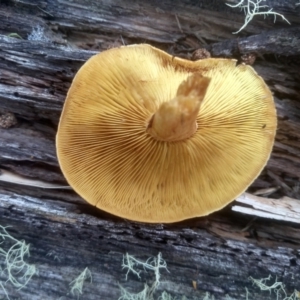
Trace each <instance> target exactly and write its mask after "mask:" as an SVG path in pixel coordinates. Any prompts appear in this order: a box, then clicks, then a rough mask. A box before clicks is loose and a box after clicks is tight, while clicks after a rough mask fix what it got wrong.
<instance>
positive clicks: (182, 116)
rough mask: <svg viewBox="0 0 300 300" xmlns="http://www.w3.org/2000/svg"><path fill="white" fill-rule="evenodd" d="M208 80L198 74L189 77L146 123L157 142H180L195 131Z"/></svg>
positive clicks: (148, 130)
mask: <svg viewBox="0 0 300 300" xmlns="http://www.w3.org/2000/svg"><path fill="white" fill-rule="evenodd" d="M209 83H210V78H207V77H203V76H201V75H200V74H199V73H195V74H193V75H191V76H189V77H188V78H187V79H186V80H185V81H183V82H182V83H181V84H180V85H179V87H178V90H177V94H176V96H175V98H174V99H172V100H170V101H167V102H164V103H162V104H161V105H160V107H159V108H158V110H157V112H156V113H155V114H154V115H153V116H152V118H151V119H150V121H149V123H148V127H147V130H146V131H147V132H148V133H149V134H150V135H152V137H153V138H155V139H156V140H159V141H167V142H174V141H181V140H185V139H188V138H189V137H191V136H192V135H193V134H194V133H195V132H196V130H197V116H198V113H199V109H200V106H201V103H202V101H203V99H204V97H205V94H206V91H207V88H208V85H209Z"/></svg>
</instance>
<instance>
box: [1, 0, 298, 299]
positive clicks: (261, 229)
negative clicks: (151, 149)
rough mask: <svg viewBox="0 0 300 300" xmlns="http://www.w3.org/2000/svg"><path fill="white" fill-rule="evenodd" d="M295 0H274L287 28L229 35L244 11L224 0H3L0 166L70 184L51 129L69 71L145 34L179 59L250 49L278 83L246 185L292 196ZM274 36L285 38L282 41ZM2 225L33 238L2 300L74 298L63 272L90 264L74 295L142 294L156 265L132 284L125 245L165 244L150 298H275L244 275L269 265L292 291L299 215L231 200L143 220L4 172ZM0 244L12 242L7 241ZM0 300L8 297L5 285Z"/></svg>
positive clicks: (265, 26)
mask: <svg viewBox="0 0 300 300" xmlns="http://www.w3.org/2000/svg"><path fill="white" fill-rule="evenodd" d="M269 2H270V3H271V1H268V4H269V5H271V4H270V3H269ZM294 2H295V1H291V0H289V1H284V4H283V1H274V10H276V11H277V12H279V13H282V14H284V15H285V17H286V18H287V19H288V20H289V21H291V25H288V24H286V23H285V22H283V21H282V20H280V18H278V19H277V22H276V23H275V24H274V23H273V19H272V18H267V19H266V20H264V19H263V17H258V18H254V19H253V20H252V22H251V23H250V24H249V26H247V27H246V28H245V30H244V31H242V32H241V33H240V34H239V35H238V36H237V35H233V34H232V32H234V31H237V30H238V29H239V28H240V27H241V25H242V24H243V20H244V15H243V13H242V12H240V11H239V10H238V9H235V10H233V9H231V8H229V7H227V6H226V5H225V4H224V3H225V1H221V0H220V1H187V0H183V1H171V0H168V1H163V2H162V1H115V0H113V1H91V0H90V1H84V0H77V1H61V0H51V1H50V0H44V1H39V0H37V1H27V0H20V1H8V0H7V1H1V2H0V34H1V35H0V125H2V128H1V127H0V168H1V169H3V170H8V171H10V172H12V173H14V174H19V175H22V176H25V177H26V178H28V179H33V180H34V179H39V180H43V181H45V182H48V183H53V184H60V185H66V182H65V180H64V178H63V176H62V174H61V172H60V169H59V165H58V162H57V158H56V153H55V133H56V128H57V124H58V120H59V116H60V112H61V109H62V106H63V102H64V98H65V95H66V92H67V90H68V88H69V86H70V84H71V81H72V78H73V77H74V75H75V74H76V72H77V70H78V69H79V68H80V66H81V65H82V64H83V63H84V62H85V61H86V60H87V59H88V58H89V57H90V56H91V55H93V54H95V53H97V52H98V51H102V50H105V49H107V48H110V47H115V46H120V45H122V44H123V42H124V43H125V44H132V43H141V42H144V43H145V42H146V43H149V44H152V45H154V46H157V47H159V48H161V49H163V50H166V51H168V52H169V53H171V54H173V55H178V56H181V57H186V58H190V57H191V56H192V52H193V51H194V50H196V49H198V48H203V47H205V48H208V49H210V50H211V52H212V55H213V56H226V57H233V58H235V59H237V60H239V61H240V59H241V56H242V55H243V54H247V53H250V52H251V53H255V56H256V61H255V63H254V65H253V67H254V68H255V70H256V71H257V72H258V74H259V75H260V76H262V77H263V78H264V80H265V81H266V82H267V84H268V85H269V86H270V88H271V90H272V92H273V93H274V99H275V102H276V107H277V110H278V122H279V126H278V132H277V137H276V142H275V146H274V151H273V153H272V156H271V159H270V161H269V163H268V165H267V167H266V168H265V170H264V171H263V173H262V174H261V176H260V177H259V178H258V179H257V180H256V181H255V182H254V183H253V185H252V186H251V187H250V188H249V191H250V192H254V191H256V190H258V189H261V188H269V187H274V186H279V187H280V189H279V190H278V191H277V192H276V193H275V194H274V195H272V197H281V196H284V195H288V196H290V197H293V198H297V199H300V192H299V178H300V142H299V140H300V103H299V93H300V85H299V83H300V75H299V68H300V67H299V64H298V62H299V61H300V53H299V51H300V50H299V32H300V30H299V26H300V6H299V7H297V6H295V3H294ZM231 3H236V2H234V1H231ZM33 30H35V32H37V30H42V31H43V32H44V33H43V34H42V35H41V36H40V40H39V41H33V40H28V36H29V35H30V34H31V33H32V31H33ZM16 34H17V35H18V36H19V37H21V38H13V37H12V36H16ZM264 37H266V39H265V41H264ZM271 37H274V38H271ZM276 37H278V39H276ZM282 39H284V41H285V43H287V44H284V45H285V46H286V47H287V48H283V47H280V45H281V42H282ZM237 43H238V45H239V46H238V47H237V46H236V45H237ZM294 46H295V47H294ZM288 48H289V50H287V49H288ZM236 49H238V51H237V50H236ZM266 49H267V50H266ZM283 49H284V50H283ZM14 117H15V118H16V119H14ZM15 120H16V121H15ZM9 125H12V126H11V127H10V126H9ZM0 225H1V226H10V227H9V228H7V231H8V232H9V233H10V234H11V235H12V236H14V237H15V238H17V239H19V240H25V241H26V242H27V243H30V245H31V246H30V254H31V255H30V257H28V258H27V257H26V261H28V262H30V263H32V264H35V266H36V268H37V270H38V275H34V276H33V277H32V279H31V280H30V281H29V283H28V285H27V286H26V287H24V288H23V289H21V290H18V289H16V288H14V287H13V286H12V284H11V283H10V282H7V283H5V281H6V280H7V273H6V272H5V270H4V272H1V271H0V283H3V284H4V287H5V288H6V290H7V293H8V295H9V297H10V299H32V300H35V299H45V300H47V299H76V298H77V297H76V296H73V295H72V294H71V293H70V286H69V283H70V282H71V281H72V280H73V279H75V278H76V277H77V276H78V275H79V274H80V273H81V272H82V271H83V270H84V269H85V268H86V267H88V268H89V269H90V271H91V273H92V282H91V283H90V282H89V281H87V282H86V283H85V284H84V288H83V294H82V295H81V297H80V299H87V300H89V299H112V300H114V299H118V298H119V297H120V296H121V293H120V288H119V286H118V284H121V285H123V286H125V287H127V288H129V289H130V291H131V292H139V291H141V290H142V289H143V288H144V283H145V282H149V283H150V284H151V282H152V281H153V279H154V275H153V273H151V272H149V271H148V272H147V273H143V276H142V278H141V280H140V279H138V278H137V277H136V276H134V275H129V277H128V280H127V281H126V280H125V275H126V270H122V258H123V255H124V254H126V253H127V252H128V253H129V254H132V255H134V256H136V257H137V258H139V259H142V260H146V259H147V258H149V257H152V256H157V255H158V253H159V252H161V253H162V256H163V258H164V259H165V260H166V262H167V265H168V270H169V272H167V271H166V270H161V284H160V285H159V286H158V289H157V292H156V294H155V299H158V297H159V295H160V294H161V293H162V291H167V292H168V293H170V294H171V295H172V296H178V297H182V296H183V295H185V296H186V297H187V298H188V299H203V298H204V297H205V294H206V292H209V293H210V294H211V295H213V296H214V297H215V299H226V295H229V296H230V297H231V299H236V300H240V299H246V296H245V295H246V291H245V288H247V289H248V290H249V292H250V295H249V300H250V299H256V300H260V299H276V298H275V297H276V295H275V294H274V293H273V294H270V293H269V292H262V291H260V289H259V288H258V287H257V286H253V285H252V283H251V281H250V280H249V276H252V277H254V278H264V277H267V276H268V275H269V274H271V275H272V276H273V281H271V282H274V280H275V277H276V276H277V280H278V281H281V282H283V283H284V284H285V285H286V290H287V292H288V293H289V294H291V293H292V292H293V291H294V289H298V290H299V289H300V272H299V271H300V252H299V250H298V249H299V245H300V228H299V225H296V224H291V223H286V222H279V221H278V222H276V221H270V220H267V219H260V218H252V217H251V216H245V215H242V214H239V213H234V212H232V211H231V210H230V206H229V207H227V208H225V209H224V210H222V211H220V212H217V213H214V214H212V215H210V216H208V217H205V218H197V219H193V220H188V221H185V222H182V223H179V224H169V225H163V224H157V225H147V224H139V223H135V222H130V221H127V220H123V219H119V218H116V217H114V216H110V215H108V214H106V213H104V212H101V211H99V210H96V209H94V208H93V207H91V206H90V205H88V204H87V203H86V202H85V201H83V200H82V199H81V198H80V197H79V196H77V195H76V194H75V193H74V192H73V191H71V190H62V189H43V188H38V187H29V186H26V185H24V186H22V185H16V184H12V183H4V182H0ZM0 247H3V249H8V247H9V244H8V240H7V239H6V240H4V241H3V244H1V245H0ZM2 259H3V257H1V256H0V267H1V268H2V269H4V266H5V263H4V262H3V260H2ZM195 282H196V285H197V287H196V289H195V286H194V285H195ZM1 298H3V299H6V295H5V293H4V290H3V289H1V285H0V299H1ZM179 299H181V298H179ZM282 299H283V298H282Z"/></svg>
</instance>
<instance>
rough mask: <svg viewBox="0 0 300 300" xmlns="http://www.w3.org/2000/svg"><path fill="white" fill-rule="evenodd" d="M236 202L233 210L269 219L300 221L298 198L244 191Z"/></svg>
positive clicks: (299, 202)
mask: <svg viewBox="0 0 300 300" xmlns="http://www.w3.org/2000/svg"><path fill="white" fill-rule="evenodd" d="M236 202H237V205H234V206H233V207H232V210H233V211H237V212H240V213H244V214H248V215H253V216H258V217H263V218H268V219H275V220H282V221H289V222H293V223H298V224H299V223H300V201H299V200H297V199H293V198H290V197H282V198H280V199H272V198H264V197H258V196H254V195H251V194H249V193H244V194H242V195H241V196H239V197H238V198H237V199H236ZM244 205H247V206H244ZM249 206H250V207H249Z"/></svg>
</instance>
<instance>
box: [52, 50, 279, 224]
mask: <svg viewBox="0 0 300 300" xmlns="http://www.w3.org/2000/svg"><path fill="white" fill-rule="evenodd" d="M276 123H277V121H276V111H275V106H274V101H273V97H272V94H271V92H270V90H269V88H268V87H267V86H266V84H265V83H264V81H263V80H262V78H261V77H259V76H258V75H257V74H256V72H255V71H254V70H253V68H252V67H250V66H247V65H244V64H241V65H236V61H235V60H231V59H213V58H210V59H204V60H199V61H194V62H192V61H188V60H184V59H181V58H177V57H172V56H170V55H169V54H167V53H165V52H163V51H161V50H159V49H156V48H154V47H151V46H149V45H145V44H142V45H132V46H125V47H120V48H114V49H110V50H107V51H104V52H102V53H100V54H98V55H95V56H93V57H91V58H90V59H89V60H88V61H87V62H86V63H85V64H84V65H83V66H82V68H81V69H80V70H79V71H78V73H77V75H76V76H75V78H74V80H73V83H72V86H71V88H70V90H69V92H68V95H67V99H66V101H65V105H64V108H63V112H62V115H61V118H60V123H59V128H58V132H57V137H56V143H57V155H58V159H59V163H60V166H61V169H62V171H63V173H64V175H65V177H66V179H67V181H68V182H69V184H70V185H71V186H72V187H73V188H74V190H75V191H76V192H77V193H78V194H79V195H81V196H82V197H83V198H84V199H85V200H87V201H88V202H89V203H91V204H93V205H95V206H97V207H98V208H100V209H102V210H105V211H107V212H110V213H112V214H115V215H118V216H120V217H124V218H127V219H131V220H135V221H142V222H150V223H157V222H163V223H168V222H176V221H180V220H183V219H188V218H192V217H197V216H204V215H207V214H209V213H212V212H214V211H216V210H219V209H221V208H222V207H224V206H225V205H227V204H228V203H230V202H231V201H232V200H234V199H235V198H236V197H237V196H239V195H240V194H241V193H243V192H244V191H245V190H246V189H247V187H248V186H249V185H250V184H251V183H252V182H253V181H254V179H255V178H256V177H257V176H258V175H259V174H260V172H261V170H262V169H263V167H264V166H265V164H266V162H267V160H268V158H269V156H270V153H271V150H272V146H273V143H274V138H275V133H276Z"/></svg>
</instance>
